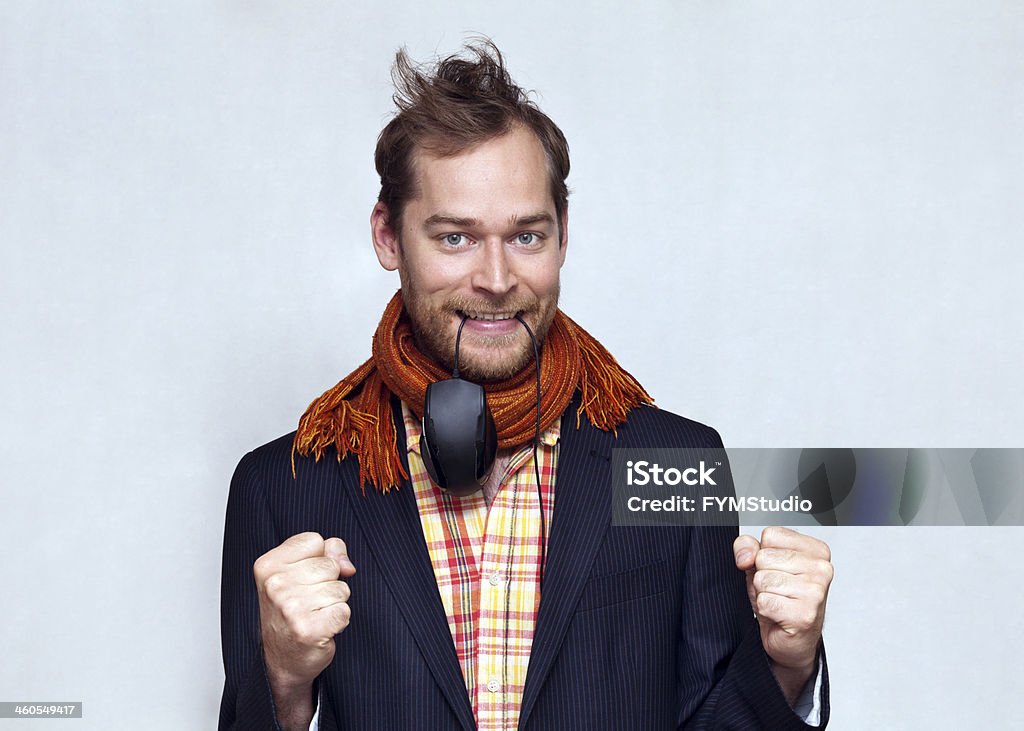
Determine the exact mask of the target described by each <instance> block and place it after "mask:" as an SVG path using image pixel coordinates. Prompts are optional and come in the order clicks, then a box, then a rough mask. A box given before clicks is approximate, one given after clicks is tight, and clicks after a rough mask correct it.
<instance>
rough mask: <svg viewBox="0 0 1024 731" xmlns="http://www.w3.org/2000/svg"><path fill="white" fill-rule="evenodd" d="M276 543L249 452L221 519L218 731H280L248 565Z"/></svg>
mask: <svg viewBox="0 0 1024 731" xmlns="http://www.w3.org/2000/svg"><path fill="white" fill-rule="evenodd" d="M279 543H280V540H279V535H278V531H277V530H276V528H275V526H274V522H273V519H272V517H271V514H270V508H269V506H268V504H267V499H266V495H265V494H264V492H263V490H262V488H261V486H260V484H259V476H258V472H257V466H256V460H255V457H254V455H253V454H252V453H249V454H247V455H246V456H245V457H243V458H242V461H241V462H239V464H238V467H237V468H236V469H235V474H234V477H232V479H231V490H230V492H229V494H228V506H227V517H226V519H225V523H224V554H223V564H222V567H221V648H222V651H223V655H224V676H225V680H224V694H223V696H222V697H221V704H220V724H219V728H220V730H221V731H226V730H227V729H246V730H249V729H252V730H253V731H261V730H262V729H273V730H274V731H280V728H281V727H280V725H279V724H278V723H277V718H276V712H275V709H274V699H273V696H272V695H271V692H270V682H269V681H268V680H267V674H266V669H265V667H264V664H263V652H262V647H261V645H260V614H259V602H258V600H257V596H256V582H255V580H254V578H253V570H252V567H253V564H254V563H255V561H256V559H257V558H259V557H260V556H261V555H263V554H264V553H266V552H267V551H269V550H270V549H272V548H274V547H275V546H277V545H278V544H279Z"/></svg>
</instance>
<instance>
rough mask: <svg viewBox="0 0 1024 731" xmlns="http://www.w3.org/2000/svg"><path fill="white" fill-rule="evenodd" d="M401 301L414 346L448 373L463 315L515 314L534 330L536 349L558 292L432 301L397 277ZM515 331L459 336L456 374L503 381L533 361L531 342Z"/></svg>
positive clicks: (407, 280) (403, 277)
mask: <svg viewBox="0 0 1024 731" xmlns="http://www.w3.org/2000/svg"><path fill="white" fill-rule="evenodd" d="M401 280H402V297H403V299H404V301H405V309H406V311H407V312H408V313H409V320H410V322H411V325H412V332H413V336H414V338H415V340H416V346H417V347H418V348H419V349H420V351H421V352H422V353H423V354H424V355H426V356H427V357H429V358H430V359H431V360H433V361H435V362H436V363H439V364H440V365H442V366H444V368H446V369H447V370H452V369H453V367H454V365H455V340H456V335H457V333H458V327H459V323H460V322H461V320H462V317H463V314H462V313H464V312H467V311H473V312H517V313H519V314H520V316H521V317H522V318H523V319H524V320H525V321H526V324H527V325H529V326H530V329H531V330H533V334H534V337H536V338H537V347H538V349H539V348H540V346H541V343H543V342H544V338H545V337H546V336H547V333H548V330H549V329H550V327H551V323H552V321H553V320H554V317H555V311H556V310H557V309H558V295H559V290H558V289H556V290H555V292H554V294H553V295H550V296H548V297H542V298H537V297H529V298H527V297H523V296H521V295H510V296H508V297H497V298H479V297H477V298H473V297H450V298H446V299H444V300H441V301H437V302H431V301H430V299H429V297H427V296H425V295H423V294H421V293H419V292H418V291H417V289H416V286H415V283H414V282H413V281H411V278H408V277H406V275H405V274H404V273H402V275H401ZM516 324H517V328H516V330H515V331H514V332H511V333H506V334H499V335H485V334H480V333H474V332H470V331H469V330H465V329H464V330H463V331H462V340H461V342H460V344H459V375H460V377H462V378H464V379H466V380H468V381H473V382H476V383H487V382H493V381H502V380H504V379H506V378H509V377H511V376H514V375H515V374H517V373H519V372H520V371H521V370H523V369H524V368H526V367H527V366H528V365H530V364H531V363H532V362H533V360H534V353H533V343H532V342H531V341H530V336H529V335H528V334H527V332H526V328H524V327H522V324H521V323H518V322H517V323H516Z"/></svg>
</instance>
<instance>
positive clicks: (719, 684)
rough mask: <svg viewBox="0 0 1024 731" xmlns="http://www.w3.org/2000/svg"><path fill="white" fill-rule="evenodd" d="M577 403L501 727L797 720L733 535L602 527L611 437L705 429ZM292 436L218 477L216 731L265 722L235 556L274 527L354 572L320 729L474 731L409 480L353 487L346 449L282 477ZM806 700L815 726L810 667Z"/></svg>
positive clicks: (270, 720)
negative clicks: (541, 570)
mask: <svg viewBox="0 0 1024 731" xmlns="http://www.w3.org/2000/svg"><path fill="white" fill-rule="evenodd" d="M577 398H578V394H577ZM577 404H578V402H576V401H574V403H573V404H572V405H570V407H569V409H568V410H567V411H566V416H565V418H564V419H563V422H562V432H561V446H560V447H559V457H558V475H557V481H556V489H557V491H558V498H557V500H555V508H554V516H553V518H552V527H551V536H550V538H549V543H548V554H547V561H548V563H547V569H546V572H545V578H544V592H543V595H542V599H541V604H540V610H539V614H538V618H537V626H536V633H535V635H534V641H533V651H532V654H531V657H530V665H529V670H528V673H527V678H526V687H525V691H524V696H523V705H522V711H521V715H520V722H519V728H520V729H538V730H539V729H587V730H588V731H590V730H593V729H616V730H617V731H621V730H622V729H638V730H641V729H642V730H644V731H650V730H654V729H675V728H677V727H681V728H687V729H691V728H692V729H698V728H699V729H703V728H709V729H710V728H714V729H719V728H721V729H773V730H774V729H806V728H808V727H807V726H806V725H805V724H804V723H803V722H802V721H801V720H800V719H799V718H798V717H797V716H796V715H795V714H794V713H793V712H792V711H791V710H790V708H789V705H788V704H787V703H786V700H785V698H784V697H783V695H782V692H781V690H780V689H779V687H778V685H777V683H776V682H775V679H774V676H773V675H772V673H771V669H770V667H769V664H768V659H767V656H766V655H765V653H764V650H763V649H762V647H761V641H760V635H759V633H758V630H757V623H756V621H755V620H754V618H753V614H752V612H751V609H750V603H749V601H748V599H747V595H746V589H745V583H744V579H743V575H742V574H741V573H740V572H739V571H738V570H737V569H736V568H735V565H734V562H733V552H732V541H733V539H734V537H735V535H736V530H735V529H734V528H733V529H730V528H682V527H657V528H650V527H642V528H627V527H613V526H611V525H610V523H611V492H610V490H611V488H610V480H609V477H610V472H611V470H610V468H611V462H610V460H611V450H612V447H614V446H621V447H676V448H704V447H718V446H721V440H720V438H719V436H718V433H717V432H716V431H715V430H714V429H712V428H710V427H707V426H704V425H703V424H698V423H696V422H693V421H690V420H688V419H684V418H682V417H680V416H676V415H674V414H671V413H668V412H665V411H661V410H659V409H655V408H650V407H641V408H639V409H636V410H635V411H633V413H632V414H631V415H630V418H629V420H628V421H627V422H626V424H624V425H623V426H621V427H619V429H618V438H617V439H616V438H615V437H614V436H613V435H612V434H610V433H608V432H604V431H601V430H599V429H596V428H595V427H593V426H592V425H591V424H590V423H589V422H588V421H587V420H586V418H583V419H582V420H581V425H580V428H579V429H576V428H575V409H576V405H577ZM396 407H397V403H396ZM397 423H398V424H401V418H400V416H399V419H398V421H397ZM398 432H399V439H400V441H401V442H402V443H400V444H399V454H401V455H403V459H404V455H405V449H404V432H403V430H402V429H399V430H398ZM292 436H293V435H291V434H289V435H287V436H284V437H281V438H280V439H277V440H276V441H273V442H270V443H269V444H267V445H264V446H263V447H260V448H258V449H256V450H254V451H253V452H250V453H249V454H247V455H246V456H245V457H244V458H243V459H242V461H241V462H240V463H239V465H238V468H237V470H236V471H235V475H234V478H233V479H232V481H231V492H230V496H229V498H228V506H227V521H226V526H225V533H224V563H223V574H222V595H221V635H222V643H223V652H224V668H225V674H226V682H225V685H224V695H223V698H222V701H221V710H220V728H221V729H229V728H230V729H246V730H248V729H253V730H256V729H275V728H278V726H277V723H276V721H275V718H274V708H273V699H272V696H271V694H270V688H269V685H268V682H267V678H266V674H265V671H264V668H263V659H262V655H261V650H260V640H259V637H260V633H259V609H258V603H257V598H256V587H255V582H254V580H253V572H252V566H253V562H254V561H255V560H256V559H257V557H259V556H260V555H261V554H263V553H265V552H267V551H269V550H270V549H271V548H274V547H275V546H277V545H279V544H280V543H281V542H282V541H283V540H284V539H285V538H287V537H289V536H291V535H294V534H296V533H301V532H303V531H316V532H318V533H320V534H321V535H323V536H324V537H325V538H326V537H329V536H338V537H340V538H342V539H343V540H344V541H345V542H346V543H347V544H348V551H349V556H350V557H351V558H352V561H353V563H354V564H355V565H356V567H357V569H358V571H357V573H356V574H355V575H354V576H353V577H352V578H351V579H349V584H350V586H351V588H352V596H351V599H350V600H349V604H350V606H351V608H352V620H351V624H350V625H349V627H348V628H347V629H345V631H344V632H342V633H341V634H340V635H338V636H337V638H336V642H337V652H336V654H335V657H334V661H333V662H332V663H331V664H330V666H328V668H327V669H326V670H325V671H324V672H323V673H322V675H321V676H320V680H319V684H320V685H319V687H320V691H321V697H322V703H321V706H320V728H322V729H325V730H327V729H346V730H355V729H358V730H360V731H361V730H363V729H367V730H377V729H380V730H381V731H400V730H403V729H428V730H430V731H440V730H442V729H464V730H466V731H469V730H471V729H474V728H475V725H474V721H473V712H472V706H471V704H470V700H469V696H468V694H467V692H466V687H465V684H464V682H463V679H462V673H461V670H460V668H459V662H458V659H457V657H456V655H455V648H454V644H453V642H452V637H451V634H450V632H449V630H448V623H447V619H446V618H445V613H444V608H443V606H442V604H441V598H440V595H439V594H438V591H437V586H436V584H435V583H434V572H433V568H432V566H431V563H430V557H429V555H428V553H427V547H426V543H425V541H424V539H423V531H422V528H421V525H420V518H419V514H418V512H417V509H416V502H415V498H414V495H413V491H412V489H411V487H410V486H409V485H405V486H403V487H402V489H398V490H393V491H392V492H391V493H390V494H389V495H381V494H379V493H378V492H376V491H375V490H372V489H367V491H366V495H365V496H364V495H363V494H362V493H361V491H360V488H359V484H358V472H359V470H358V463H357V462H356V460H355V459H346V460H343V461H342V462H338V461H337V460H336V459H334V458H333V456H328V457H327V458H325V459H321V460H320V461H319V462H314V461H313V460H312V459H298V460H297V463H296V464H297V470H298V475H297V478H296V479H293V478H292V472H291V462H290V454H291V444H292ZM822 701H823V702H822V721H823V723H824V722H827V720H828V713H829V705H828V676H827V672H826V673H825V675H824V677H823V693H822Z"/></svg>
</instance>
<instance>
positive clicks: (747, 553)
mask: <svg viewBox="0 0 1024 731" xmlns="http://www.w3.org/2000/svg"><path fill="white" fill-rule="evenodd" d="M760 550H761V544H760V543H758V542H757V539H756V538H754V537H753V536H748V535H742V536H740V537H739V538H737V539H736V540H735V541H733V544H732V552H733V554H734V555H735V558H736V568H738V569H739V570H740V571H751V570H753V568H754V559H756V558H757V552H758V551H760Z"/></svg>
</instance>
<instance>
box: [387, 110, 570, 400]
mask: <svg viewBox="0 0 1024 731" xmlns="http://www.w3.org/2000/svg"><path fill="white" fill-rule="evenodd" d="M415 170H416V173H417V176H418V178H417V182H418V189H419V191H418V192H419V194H418V195H417V196H416V197H415V198H413V199H411V200H409V201H408V203H407V204H406V206H405V209H404V211H403V212H402V220H401V231H392V230H391V229H390V227H389V226H388V224H387V211H386V209H385V208H384V207H383V206H382V205H381V204H378V205H377V207H376V208H375V209H374V214H373V217H372V218H371V223H372V225H373V233H374V245H375V248H376V249H377V256H378V258H379V259H380V262H381V264H382V265H383V266H384V267H385V268H386V269H392V270H393V269H396V268H397V269H398V272H399V276H400V278H401V282H402V294H403V297H404V299H405V306H406V309H407V310H408V311H409V316H410V318H411V320H412V326H413V332H414V333H415V335H416V341H417V344H418V346H419V348H420V350H422V351H423V352H424V353H425V354H426V355H428V356H430V357H431V358H433V359H434V360H435V361H437V362H439V363H441V364H443V365H445V366H447V367H451V365H452V362H453V356H454V352H455V337H456V333H457V332H458V329H459V324H460V323H461V321H462V317H463V315H464V314H465V315H469V319H468V320H467V321H466V325H465V327H464V328H463V331H462V341H461V344H460V346H459V370H460V372H461V375H463V376H464V377H465V378H467V379H469V380H473V381H494V380H500V379H503V378H507V377H508V376H510V375H513V374H515V373H517V372H519V371H520V370H522V369H523V368H524V367H525V366H526V365H528V364H529V363H530V362H531V361H532V360H533V346H532V345H531V343H530V338H529V336H528V335H527V333H526V331H525V330H524V329H523V326H522V325H521V324H520V323H519V322H518V321H517V320H515V319H514V318H515V315H516V314H520V315H522V317H523V319H524V320H526V322H527V324H528V325H529V326H530V328H531V329H532V330H533V331H534V333H535V334H536V335H537V338H538V340H543V338H544V336H545V334H546V333H547V331H548V328H549V326H550V325H551V321H552V318H553V317H554V314H555V309H556V307H557V305H558V288H559V278H558V274H559V269H560V268H561V266H562V263H563V262H564V261H565V249H566V247H565V245H564V242H561V241H559V227H558V221H557V220H556V213H555V203H554V200H553V199H552V197H551V191H550V187H549V180H548V172H547V163H546V158H545V155H544V149H543V147H541V144H540V142H539V141H538V140H537V138H536V137H535V136H534V135H533V134H532V133H531V132H529V131H528V130H526V129H525V128H522V127H514V128H513V130H512V131H511V132H509V133H508V134H506V135H503V136H502V137H498V138H495V139H493V140H490V141H488V142H483V143H481V144H479V145H477V146H476V147H473V148H470V149H469V150H467V151H465V152H463V153H461V154H458V155H454V156H451V157H444V158H442V157H436V156H434V155H431V154H429V153H427V152H423V151H421V152H420V153H419V154H417V156H416V160H415ZM563 229H564V226H563Z"/></svg>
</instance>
